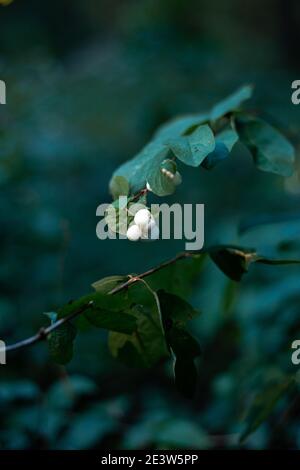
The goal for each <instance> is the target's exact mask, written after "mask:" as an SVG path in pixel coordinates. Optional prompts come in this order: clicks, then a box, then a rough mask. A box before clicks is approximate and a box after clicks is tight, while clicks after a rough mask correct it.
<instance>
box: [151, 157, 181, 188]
mask: <svg viewBox="0 0 300 470" xmlns="http://www.w3.org/2000/svg"><path fill="white" fill-rule="evenodd" d="M167 161H169V160H167ZM164 162H165V161H163V162H162V163H161V164H160V165H159V167H158V168H157V169H155V168H153V171H151V172H150V173H149V175H148V179H147V181H148V183H149V185H150V187H151V190H152V191H153V192H154V193H155V194H156V195H157V196H168V195H170V194H173V193H174V191H175V189H176V185H175V184H174V182H173V180H172V179H170V178H168V177H167V176H166V175H165V174H164V173H163V171H162V170H163V168H165V167H166V165H165V163H164ZM173 164H174V165H175V167H176V164H175V162H173ZM175 172H176V171H175Z"/></svg>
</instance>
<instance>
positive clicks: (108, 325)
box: [58, 290, 135, 333]
mask: <svg viewBox="0 0 300 470" xmlns="http://www.w3.org/2000/svg"><path fill="white" fill-rule="evenodd" d="M130 303H131V300H130V298H129V297H128V292H127V291H125V290H124V291H121V292H118V293H117V294H114V295H109V294H103V293H102V292H94V293H92V294H88V295H85V296H83V297H81V298H80V299H78V300H75V301H73V302H70V303H68V304H66V305H65V306H64V307H62V308H61V309H60V310H59V312H58V313H59V318H62V317H66V316H69V315H72V314H73V313H75V312H77V311H78V310H80V309H84V312H83V313H82V315H83V316H84V317H85V318H86V319H87V320H88V321H89V323H90V324H92V325H94V326H96V327H97V328H104V329H107V330H112V331H118V332H123V333H132V332H133V331H134V330H135V318H133V317H132V315H130V313H128V309H129V306H130Z"/></svg>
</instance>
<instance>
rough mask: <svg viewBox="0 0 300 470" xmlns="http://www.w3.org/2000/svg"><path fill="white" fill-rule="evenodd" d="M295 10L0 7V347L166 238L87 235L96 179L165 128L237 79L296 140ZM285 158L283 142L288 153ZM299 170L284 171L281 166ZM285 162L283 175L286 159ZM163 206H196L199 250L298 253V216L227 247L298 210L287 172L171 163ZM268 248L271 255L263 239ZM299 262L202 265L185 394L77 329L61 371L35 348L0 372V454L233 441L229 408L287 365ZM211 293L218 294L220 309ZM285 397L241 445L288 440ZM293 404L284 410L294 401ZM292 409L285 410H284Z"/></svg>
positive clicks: (278, 4)
mask: <svg viewBox="0 0 300 470" xmlns="http://www.w3.org/2000/svg"><path fill="white" fill-rule="evenodd" d="M299 44H300V5H299V2H297V1H296V0H295V1H292V0H289V1H284V0H281V1H280V0H276V1H275V0H267V1H264V2H262V1H258V0H253V1H251V2H250V1H244V2H240V1H237V0H229V1H226V2H222V1H216V0H214V1H196V0H192V1H189V2H186V1H180V0H174V1H171V0H167V1H160V2H158V1H154V0H139V1H115V2H111V1H108V0H106V1H102V0H101V1H100V0H97V1H96V0H85V1H72V2H70V1H67V0H55V1H48V2H46V1H44V2H40V1H38V0H35V1H34V0H31V1H29V0H26V1H25V0H15V2H14V3H13V4H11V5H10V6H7V7H0V78H1V79H2V80H4V81H5V82H6V85H7V105H5V106H0V194H1V196H0V242H1V243H0V337H1V338H2V339H5V340H6V341H7V342H8V343H12V342H14V341H16V340H18V339H21V338H23V337H26V336H29V335H31V334H33V333H34V332H35V331H36V330H37V329H38V328H39V327H40V326H42V325H44V324H45V323H46V322H47V319H46V317H45V316H44V315H43V314H42V313H43V312H45V311H51V310H54V311H55V309H57V307H58V306H59V305H61V304H62V303H63V302H66V301H68V300H70V299H73V298H77V297H79V296H80V295H82V294H84V293H86V292H88V291H89V290H90V284H91V283H92V282H93V281H95V280H97V279H99V278H101V277H103V276H105V275H112V274H123V273H125V274H126V273H129V272H140V271H144V270H146V269H147V268H149V267H151V266H152V265H155V264H156V263H158V262H160V261H162V260H164V259H167V258H168V257H171V256H173V255H175V254H176V252H177V251H180V250H182V249H183V248H184V244H183V242H175V241H159V242H157V243H149V244H132V243H129V242H127V241H119V242H116V241H99V240H98V239H97V238H96V234H95V229H96V224H97V218H96V215H95V213H96V208H97V206H98V205H99V204H100V203H102V202H109V201H110V196H109V194H108V182H109V179H110V176H111V174H112V172H113V171H114V169H115V168H116V167H117V166H118V165H119V164H120V163H121V162H123V161H125V160H127V159H128V158H130V157H131V156H133V155H134V154H135V153H136V152H137V151H138V150H139V149H140V148H141V147H142V146H143V145H144V144H145V143H146V141H147V140H148V139H149V138H150V137H151V134H152V132H153V131H154V130H155V128H156V127H157V126H158V125H159V124H161V123H162V122H164V121H165V120H166V119H168V118H170V117H173V116H174V115H176V114H180V113H184V112H194V111H202V110H205V109H206V108H207V107H209V106H211V105H212V104H214V102H216V101H218V99H221V98H223V97H224V96H226V95H227V94H228V93H231V92H232V91H234V90H235V89H236V88H237V87H238V86H240V85H242V84H243V83H249V82H251V83H254V84H255V87H256V90H255V98H254V100H253V101H252V102H251V104H249V106H250V108H251V109H253V110H259V111H260V112H261V113H262V114H263V115H264V116H266V117H267V118H268V120H269V121H270V122H272V123H273V124H274V125H276V126H278V127H279V128H281V129H284V130H285V133H286V134H287V136H288V137H289V138H290V139H291V140H292V141H293V142H294V143H295V145H296V147H297V146H299V122H300V119H299V117H300V107H297V106H294V105H292V103H291V82H292V81H293V80H295V79H299V78H300V77H299V74H300V71H299V65H300V48H299ZM297 148H298V147H297ZM298 165H299V161H298ZM298 168H299V166H298ZM181 172H182V175H183V184H182V186H181V187H180V188H179V190H178V192H176V194H175V195H174V196H172V197H171V198H167V199H166V201H175V200H176V201H180V202H200V203H204V204H205V205H206V209H205V211H206V212H205V217H206V219H205V220H206V243H207V244H209V245H211V244H213V243H244V244H246V246H249V245H250V246H254V247H257V248H259V249H261V250H264V252H266V251H272V250H274V249H276V250H278V247H279V248H280V249H281V250H286V254H287V255H291V254H293V255H295V256H297V255H298V257H299V254H300V249H299V223H298V222H297V220H296V222H293V223H291V222H285V223H278V224H277V225H275V226H274V225H273V226H271V227H270V226H267V227H266V228H264V229H257V230H256V231H255V230H254V231H252V232H251V233H250V234H248V235H247V237H244V238H240V237H239V236H238V234H237V227H238V224H239V223H240V222H241V221H244V220H248V219H250V218H253V217H254V218H256V217H257V215H258V214H269V215H270V214H271V215H272V216H278V214H282V213H284V214H294V213H298V212H299V201H300V186H299V179H297V174H296V175H295V177H293V178H291V179H288V180H284V179H283V178H281V177H278V176H274V175H271V174H267V173H261V172H259V171H258V170H257V169H255V168H254V166H253V165H252V162H251V157H250V156H249V155H248V154H247V153H246V152H245V151H244V150H243V149H242V148H240V147H237V148H236V149H235V151H234V155H233V156H232V157H231V158H230V160H228V161H226V162H224V164H222V165H220V166H218V167H217V168H216V169H215V170H214V171H212V172H206V171H204V170H203V169H202V170H200V169H198V168H197V169H189V170H186V169H184V168H182V169H181ZM279 242H281V245H280V246H279ZM299 275H300V272H299V268H297V267H280V268H274V269H273V268H270V267H258V266H256V267H255V268H253V270H252V271H251V273H250V274H249V275H248V276H247V277H246V278H245V281H244V282H243V283H242V284H241V285H239V286H238V287H233V285H232V284H231V283H230V282H229V281H228V280H227V279H226V278H225V277H224V275H223V274H222V273H220V272H219V271H218V270H217V268H216V267H213V266H212V265H210V264H208V266H207V267H206V269H205V271H204V273H203V274H202V277H201V279H200V280H199V284H198V285H197V286H196V288H195V290H194V294H193V296H192V302H193V304H194V305H195V306H197V307H199V308H200V309H201V311H202V315H201V317H199V319H197V320H195V321H194V324H193V327H192V329H193V332H194V334H197V336H198V337H199V340H200V342H201V343H202V346H203V349H204V358H203V360H202V363H201V366H200V367H201V369H200V370H201V373H200V376H201V379H200V384H199V391H198V394H197V397H196V398H195V400H194V402H187V401H185V400H184V399H183V398H181V397H180V396H179V395H178V394H177V392H176V390H175V389H174V386H173V384H172V378H171V371H170V365H165V366H164V365H163V366H160V367H158V368H157V369H155V370H150V371H149V370H146V371H143V370H142V371H136V370H129V369H127V368H125V367H123V366H121V365H119V364H118V363H116V361H114V360H113V359H112V358H111V357H110V355H109V352H108V349H107V344H106V334H105V333H104V332H101V331H93V332H86V333H85V334H82V335H81V337H80V338H79V340H78V341H77V343H76V351H75V357H74V359H73V361H72V362H71V363H70V365H68V366H67V368H63V367H60V366H56V365H55V364H53V363H52V362H51V361H50V360H49V357H48V351H47V348H46V345H45V344H40V345H37V346H34V347H33V348H31V349H27V350H23V351H20V352H19V353H16V354H14V355H11V356H10V357H9V360H8V364H7V365H6V366H1V369H0V418H1V425H0V448H1V449H19V448H22V449H23V448H42V449H57V448H75V449H86V448H88V449H89V448H99V447H101V446H105V447H106V448H110V447H111V448H116V449H119V448H126V449H127V448H128V449H129V448H149V447H151V448H219V447H226V448H231V447H233V448H236V447H239V445H238V443H237V436H238V433H239V432H240V430H241V429H242V426H243V424H242V423H243V417H244V411H245V409H247V406H249V403H250V402H251V400H252V398H253V396H254V395H255V393H256V392H257V391H259V390H260V389H261V387H262V386H263V384H264V383H265V382H267V381H268V380H269V379H270V378H274V377H279V376H280V374H282V373H284V372H286V371H289V370H292V371H293V372H296V370H297V368H296V367H295V366H292V365H291V361H290V355H291V350H290V344H291V342H292V341H293V340H294V339H298V338H299V335H300V331H299V319H298V317H299ZM228 299H229V300H228ZM295 400H296V398H295V397H294V396H286V397H285V398H284V400H283V401H282V402H281V403H280V404H279V406H278V407H277V408H276V410H275V412H274V413H273V415H272V416H271V418H270V420H269V421H268V422H267V423H265V424H263V425H262V426H261V427H260V428H259V429H258V431H257V432H256V433H255V434H253V435H252V436H251V437H250V438H249V440H248V441H247V442H246V443H245V444H244V446H245V447H247V448H260V449H261V448H278V447H279V448H282V447H288V448H298V447H299V446H300V433H299V418H298V414H299V405H298V404H297V401H295ZM294 402H295V404H294ZM291 404H292V405H293V406H292V408H291V410H290V411H289V412H288V413H286V410H287V409H289V407H290V406H291Z"/></svg>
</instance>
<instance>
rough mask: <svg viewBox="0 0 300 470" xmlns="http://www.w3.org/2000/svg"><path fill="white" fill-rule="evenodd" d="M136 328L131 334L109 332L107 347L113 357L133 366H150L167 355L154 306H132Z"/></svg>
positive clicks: (164, 340)
mask: <svg viewBox="0 0 300 470" xmlns="http://www.w3.org/2000/svg"><path fill="white" fill-rule="evenodd" d="M131 314H132V315H134V316H135V318H136V323H137V328H136V331H135V332H134V333H132V334H131V335H124V334H123V335H122V334H115V333H111V334H110V336H109V348H110V351H111V353H112V355H113V356H114V357H117V358H118V359H119V360H121V361H122V362H124V363H125V364H127V365H128V366H134V367H140V366H143V367H152V366H153V365H155V364H156V363H157V362H159V361H160V360H162V359H164V358H166V357H168V355H169V352H168V349H167V345H166V339H165V336H164V333H163V332H162V330H161V327H160V323H159V321H158V319H157V311H156V306H155V305H154V304H153V306H152V309H149V308H148V307H146V308H145V307H144V306H142V305H137V306H135V307H133V308H132V310H131Z"/></svg>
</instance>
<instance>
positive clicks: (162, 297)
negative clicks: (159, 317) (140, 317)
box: [157, 290, 199, 329]
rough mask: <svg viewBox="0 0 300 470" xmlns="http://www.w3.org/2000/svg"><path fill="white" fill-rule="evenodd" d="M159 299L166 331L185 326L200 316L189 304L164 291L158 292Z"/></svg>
mask: <svg viewBox="0 0 300 470" xmlns="http://www.w3.org/2000/svg"><path fill="white" fill-rule="evenodd" d="M157 294H158V297H159V301H160V305H161V310H162V312H163V320H164V322H165V329H170V328H171V325H176V326H185V325H186V323H187V322H188V321H189V320H191V319H192V318H194V317H195V316H196V315H198V314H199V312H198V311H197V310H195V309H194V308H193V307H192V306H191V305H190V304H189V303H188V302H186V301H185V300H183V299H182V298H180V297H178V295H174V294H169V293H168V292H165V291H163V290H159V291H158V293H157Z"/></svg>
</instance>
